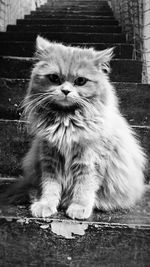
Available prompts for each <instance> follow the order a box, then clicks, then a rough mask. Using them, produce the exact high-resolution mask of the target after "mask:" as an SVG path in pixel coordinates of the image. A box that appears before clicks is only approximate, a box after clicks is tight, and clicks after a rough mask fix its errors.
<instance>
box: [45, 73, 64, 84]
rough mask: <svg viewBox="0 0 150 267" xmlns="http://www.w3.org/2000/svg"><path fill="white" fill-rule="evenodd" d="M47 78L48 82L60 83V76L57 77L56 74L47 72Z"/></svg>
mask: <svg viewBox="0 0 150 267" xmlns="http://www.w3.org/2000/svg"><path fill="white" fill-rule="evenodd" d="M47 77H48V79H49V80H50V82H52V83H54V84H57V85H60V84H61V78H60V77H59V75H58V74H55V73H53V74H48V75H47Z"/></svg>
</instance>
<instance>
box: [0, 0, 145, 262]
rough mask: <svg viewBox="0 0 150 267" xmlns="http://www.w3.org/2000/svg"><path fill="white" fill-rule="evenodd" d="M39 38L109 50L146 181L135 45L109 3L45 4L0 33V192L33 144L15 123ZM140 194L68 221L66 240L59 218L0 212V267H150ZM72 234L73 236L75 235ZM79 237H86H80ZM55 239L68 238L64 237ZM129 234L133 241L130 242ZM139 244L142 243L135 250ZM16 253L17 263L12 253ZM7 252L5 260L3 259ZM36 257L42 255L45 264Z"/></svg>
mask: <svg viewBox="0 0 150 267" xmlns="http://www.w3.org/2000/svg"><path fill="white" fill-rule="evenodd" d="M38 34H40V35H41V36H43V37H47V38H48V39H49V40H51V41H60V42H63V43H64V44H71V45H74V46H83V47H84V46H87V47H90V46H92V47H94V48H95V49H97V50H102V49H105V48H108V47H112V46H114V47H115V56H114V59H113V60H112V62H111V68H112V72H111V74H110V79H111V81H112V83H113V84H114V86H115V88H116V91H117V95H118V96H119V99H120V109H121V112H122V113H123V114H124V116H125V117H126V118H127V120H128V121H129V123H130V124H131V125H132V126H133V127H134V129H135V131H136V132H137V135H138V136H139V139H140V141H141V143H142V145H143V147H144V148H145V150H146V152H147V155H148V167H147V172H146V175H145V176H146V183H147V184H148V183H149V181H150V162H149V158H150V157H149V156H150V85H148V84H141V79H142V62H140V61H138V60H134V59H132V55H133V44H131V43H127V41H126V36H125V34H124V33H123V32H122V29H121V27H120V26H119V24H118V21H117V20H116V19H115V18H114V16H113V13H112V10H111V8H110V6H109V4H108V2H107V0H93V1H91V0H70V1H69V0H63V1H60V0H55V1H53V0H48V2H47V4H45V5H43V6H41V7H40V8H38V9H37V10H36V11H34V12H31V14H30V15H26V16H25V18H24V19H23V20H18V21H17V24H16V25H8V27H7V31H6V32H0V176H1V178H0V192H2V191H3V190H5V189H6V188H7V185H8V184H9V183H10V182H13V181H14V180H15V179H16V178H19V177H20V176H21V175H22V171H21V158H22V157H23V156H24V154H25V153H26V151H27V150H28V147H29V143H30V139H31V137H29V136H28V134H27V131H26V127H25V122H24V121H21V113H22V110H21V108H20V103H21V102H22V100H23V97H24V95H25V92H26V88H27V86H28V82H29V75H30V72H31V68H32V66H33V64H34V59H33V58H32V56H33V54H34V51H35V39H36V36H37V35H38ZM146 188H147V193H146V194H145V196H144V198H143V200H142V201H141V203H139V204H137V206H136V207H135V208H134V209H133V210H131V211H130V212H125V211H122V212H118V213H106V214H103V213H95V214H94V215H93V218H92V219H91V221H88V222H82V223H81V222H80V223H79V222H77V221H76V222H74V225H75V227H76V229H77V228H79V231H78V233H77V236H73V237H76V238H75V239H72V240H71V241H70V240H66V239H63V238H62V237H61V238H58V237H57V236H56V235H55V234H57V235H58V225H59V223H60V222H61V226H63V227H62V228H63V229H68V230H66V231H68V232H69V231H70V230H69V229H70V228H69V227H72V228H71V229H74V228H73V222H72V221H71V220H69V219H67V218H66V217H65V216H64V214H63V213H61V212H60V213H59V214H58V215H57V216H56V217H55V216H54V217H53V218H51V219H50V220H47V221H45V222H43V220H40V219H35V218H31V215H30V213H29V211H28V209H27V208H26V207H24V206H21V207H20V206H18V207H7V208H4V207H0V225H1V229H2V230H0V246H1V247H2V251H3V255H2V254H1V253H0V266H20V265H21V266H100V263H101V266H111V267H112V266H115V267H117V266H139V267H141V266H149V265H148V264H149V263H148V262H149V261H148V255H149V252H150V246H149V244H150V217H149V216H150V209H149V203H148V202H149V200H150V198H149V192H150V186H149V185H146ZM70 225H71V226H70ZM50 227H51V228H50ZM59 227H60V225H59ZM60 228H61V227H60ZM62 228H61V229H62ZM12 229H13V231H14V235H15V236H16V240H15V241H13V231H12ZM50 229H51V230H50ZM56 229H57V230H56ZM85 229H86V234H85V235H84V230H85ZM63 231H64V230H63ZM68 232H67V233H68ZM72 232H73V233H74V234H76V230H72ZM6 233H7V234H6ZM54 233H55V234H54ZM81 233H82V234H83V235H84V236H80V234H81ZM60 234H61V235H62V236H64V237H66V235H67V234H66V233H65V234H64V232H63V233H62V232H61V233H60ZM82 234H81V235H82ZM6 236H7V237H6ZM43 236H44V240H43V238H42V237H43ZM127 236H128V237H130V238H131V239H132V240H133V241H134V242H130V238H127ZM113 238H114V240H115V241H114V244H112V242H113V241H112V239H113ZM106 239H107V240H108V241H106ZM141 240H142V242H143V243H142V244H144V245H141V243H140V242H141ZM17 242H18V243H17ZM47 242H48V243H47ZM75 242H76V243H75ZM90 242H91V243H90ZM109 242H110V243H109ZM118 242H119V247H118ZM13 243H14V250H12V248H13ZM8 244H9V245H8ZM90 244H91V245H90ZM124 244H126V245H125V246H124ZM7 245H8V247H7ZM31 246H32V250H33V251H32V252H30V247H31ZM40 246H41V248H40ZM92 246H93V248H94V251H93V249H92ZM89 247H90V248H89ZM108 247H109V250H108ZM22 248H23V251H24V254H23V253H22ZM54 248H55V249H54ZM114 249H115V250H114ZM55 250H56V251H57V255H56V252H55ZM84 250H85V251H84ZM16 251H18V259H17V258H15V255H16V254H14V253H16ZM38 251H39V252H38ZM83 251H84V252H83ZM6 253H7V254H8V255H9V256H8V258H6V256H4V255H6ZM49 253H50V254H49ZM84 253H85V254H84ZM93 253H94V254H93ZM135 253H137V254H138V253H141V254H142V253H144V256H143V257H142V256H138V257H135ZM78 254H80V257H78ZM141 254H140V255H141ZM1 255H2V256H1ZM104 255H105V257H104ZM109 255H111V257H110V256H109ZM42 257H45V263H44V264H45V265H43V259H42ZM22 259H23V260H22ZM131 261H132V262H131ZM17 264H18V265H17ZM30 264H31V265H30ZM146 264H147V265H146Z"/></svg>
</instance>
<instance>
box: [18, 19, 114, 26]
mask: <svg viewBox="0 0 150 267" xmlns="http://www.w3.org/2000/svg"><path fill="white" fill-rule="evenodd" d="M29 24H31V25H37V24H40V25H43V24H44V25H54V24H55V25H89V24H90V25H91V26H92V25H100V26H102V25H118V21H117V20H116V19H114V18H113V19H104V18H102V19H90V21H89V19H86V18H84V19H79V18H78V19H73V18H69V19H68V18H65V19H63V18H61V19H56V18H49V19H46V18H42V19H31V18H30V19H24V20H23V19H18V20H17V25H29Z"/></svg>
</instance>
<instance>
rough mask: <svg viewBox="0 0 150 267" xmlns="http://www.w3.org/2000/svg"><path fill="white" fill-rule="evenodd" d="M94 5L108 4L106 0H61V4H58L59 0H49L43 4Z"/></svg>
mask: <svg viewBox="0 0 150 267" xmlns="http://www.w3.org/2000/svg"><path fill="white" fill-rule="evenodd" d="M92 4H93V6H95V5H107V6H108V1H92V2H91V1H80V0H79V1H69V0H68V1H61V4H60V0H57V1H56V0H55V1H50V2H49V3H47V4H45V5H44V6H55V5H58V6H63V5H66V6H78V5H84V6H87V5H90V6H91V5H92Z"/></svg>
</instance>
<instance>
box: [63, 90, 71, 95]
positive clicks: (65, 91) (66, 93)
mask: <svg viewBox="0 0 150 267" xmlns="http://www.w3.org/2000/svg"><path fill="white" fill-rule="evenodd" d="M61 91H62V92H63V93H64V95H68V94H69V93H70V91H69V90H65V89H62V90H61Z"/></svg>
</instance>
